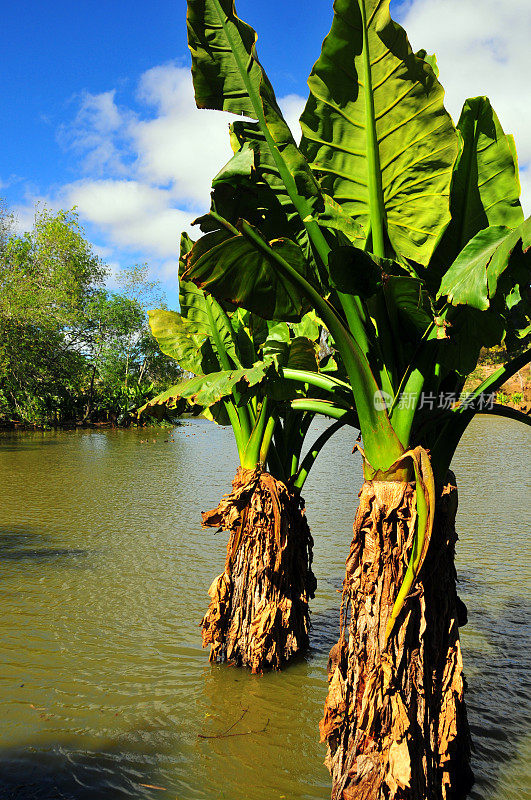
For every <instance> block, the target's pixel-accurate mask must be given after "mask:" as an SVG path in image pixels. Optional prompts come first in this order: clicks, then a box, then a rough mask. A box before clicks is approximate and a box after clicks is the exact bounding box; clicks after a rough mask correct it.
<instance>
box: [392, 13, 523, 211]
mask: <svg viewBox="0 0 531 800" xmlns="http://www.w3.org/2000/svg"><path fill="white" fill-rule="evenodd" d="M399 18H400V22H401V24H403V26H404V27H405V29H406V30H407V32H408V35H409V38H410V41H411V44H412V46H413V48H414V49H415V50H418V49H420V48H425V49H426V50H427V51H428V52H429V53H433V52H434V53H435V54H436V56H437V61H438V64H439V68H440V80H441V83H442V85H443V86H444V87H445V89H446V107H447V108H448V110H449V111H450V113H451V114H452V116H453V118H454V120H455V121H456V122H457V120H458V118H459V114H460V112H461V108H462V105H463V102H464V101H465V99H466V98H467V97H476V96H478V95H487V96H488V97H489V99H490V101H491V102H492V105H493V107H494V109H495V111H496V113H497V114H498V117H499V118H500V122H501V124H502V126H503V128H504V130H505V131H506V132H507V133H513V134H514V137H515V140H516V147H517V150H518V154H519V159H520V166H521V168H522V172H523V173H525V171H526V170H527V169H529V168H530V166H531V102H530V99H529V72H530V59H529V47H530V44H529V43H530V42H531V14H530V13H529V0H505V2H502V3H500V2H499V1H498V0H411V2H408V3H406V4H404V5H403V6H401V8H400V9H399ZM521 177H522V197H523V200H524V205H525V209H524V210H525V211H526V212H527V213H530V211H531V192H530V189H531V186H530V181H529V178H528V175H526V174H522V176H521Z"/></svg>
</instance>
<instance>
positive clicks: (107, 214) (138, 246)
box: [63, 179, 195, 258]
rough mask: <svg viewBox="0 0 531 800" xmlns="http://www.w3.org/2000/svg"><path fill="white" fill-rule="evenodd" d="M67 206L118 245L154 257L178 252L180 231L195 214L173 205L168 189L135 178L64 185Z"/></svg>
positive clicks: (184, 228)
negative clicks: (75, 208) (70, 206)
mask: <svg viewBox="0 0 531 800" xmlns="http://www.w3.org/2000/svg"><path fill="white" fill-rule="evenodd" d="M63 194H64V197H65V199H66V201H67V204H68V205H75V206H77V208H78V210H79V213H80V215H81V217H82V219H86V220H87V221H89V222H90V223H91V224H92V225H95V226H96V227H97V228H99V229H100V230H101V231H102V232H103V233H104V234H105V235H106V238H107V240H108V241H109V242H110V243H112V244H114V245H115V246H118V247H120V248H124V249H129V250H134V251H143V252H145V253H146V257H148V256H149V255H151V256H155V257H157V258H168V257H170V256H172V255H174V254H175V253H176V252H178V248H179V239H180V234H181V231H182V230H189V229H190V223H191V221H192V219H193V217H194V216H195V215H194V214H190V213H189V212H187V211H183V210H181V209H179V208H175V207H174V205H173V198H172V195H171V194H170V192H168V191H167V190H164V189H159V188H156V187H153V186H148V185H146V184H143V183H140V182H138V181H135V180H114V179H107V180H86V181H78V182H76V183H73V184H70V185H68V186H65V187H64V189H63Z"/></svg>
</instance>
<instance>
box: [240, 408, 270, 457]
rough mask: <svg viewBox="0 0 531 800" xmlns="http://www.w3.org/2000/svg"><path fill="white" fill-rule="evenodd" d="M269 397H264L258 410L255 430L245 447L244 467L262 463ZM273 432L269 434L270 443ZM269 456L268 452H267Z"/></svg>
mask: <svg viewBox="0 0 531 800" xmlns="http://www.w3.org/2000/svg"><path fill="white" fill-rule="evenodd" d="M268 405H269V402H268V398H267V397H264V399H263V400H262V404H261V406H260V410H259V412H258V417H257V419H256V422H255V423H254V427H253V430H252V432H251V435H250V437H249V441H248V442H247V446H246V448H245V455H244V457H243V463H242V467H243V468H244V469H255V467H256V466H258V464H259V463H260V460H261V459H260V454H261V451H262V443H263V439H264V434H265V432H266V429H267V427H268V421H269V417H268ZM272 433H273V431H271V434H270V435H269V434H268V435H269V443H271V436H272ZM266 458H267V453H266Z"/></svg>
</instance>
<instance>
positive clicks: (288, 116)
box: [278, 94, 306, 144]
mask: <svg viewBox="0 0 531 800" xmlns="http://www.w3.org/2000/svg"><path fill="white" fill-rule="evenodd" d="M278 104H279V106H280V110H281V111H282V114H283V115H284V119H285V120H286V122H287V123H288V125H289V127H290V128H291V132H292V134H293V138H294V139H295V141H296V142H297V144H298V143H299V142H300V140H301V137H302V129H301V126H300V122H299V117H300V115H301V114H302V112H303V110H304V106H305V105H306V98H305V97H301V96H300V95H298V94H287V95H286V96H285V97H281V98H280V99H279V101H278Z"/></svg>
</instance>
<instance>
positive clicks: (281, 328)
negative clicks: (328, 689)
mask: <svg viewBox="0 0 531 800" xmlns="http://www.w3.org/2000/svg"><path fill="white" fill-rule="evenodd" d="M236 168H237V165H234V164H232V165H230V166H229V167H228V172H229V174H231V175H234V174H235V170H236ZM219 182H220V179H219V178H218V182H217V183H218V186H219ZM215 184H216V182H215ZM218 194H219V189H218ZM214 195H216V190H214ZM219 202H220V200H219V198H218V203H219ZM192 244H193V243H192V241H191V240H190V238H189V237H188V236H187V235H186V234H183V236H182V239H181V270H182V268H183V266H184V264H185V259H186V256H187V254H188V253H189V252H190V250H191V248H192ZM179 301H180V313H177V312H174V311H166V310H157V311H150V312H149V320H150V326H151V330H152V332H153V335H154V336H155V338H156V339H157V341H158V343H159V345H160V348H161V350H162V351H163V352H164V353H165V354H166V355H169V356H171V357H172V358H174V359H176V361H177V362H178V363H179V365H180V366H181V367H182V369H183V370H185V371H186V372H189V373H193V375H192V377H189V378H187V379H185V380H183V381H181V382H180V383H179V384H177V385H176V386H172V387H171V388H170V389H168V390H166V391H165V392H163V393H162V394H160V395H158V396H157V397H155V398H153V399H152V400H150V401H149V403H147V404H146V405H145V406H144V407H143V408H142V409H141V412H144V411H146V410H148V409H150V410H151V411H153V410H154V409H156V408H157V407H160V406H165V407H170V408H179V409H180V410H181V411H183V410H186V409H188V410H190V411H192V413H197V412H202V413H203V414H204V415H206V416H207V417H209V418H211V419H213V420H215V421H216V422H217V423H219V424H225V425H226V424H229V423H230V424H231V426H232V429H233V432H234V438H235V442H236V446H237V449H238V454H239V458H240V466H239V468H238V470H237V473H236V477H235V479H234V481H233V489H232V492H231V493H230V494H229V495H228V496H227V497H224V498H223V499H222V500H221V502H220V503H219V505H218V507H217V508H216V509H214V510H213V511H209V512H206V513H204V514H203V515H202V516H203V526H204V527H214V528H220V527H221V528H224V529H227V530H229V531H230V537H229V542H228V545H227V559H226V563H225V569H224V571H223V573H222V574H221V575H219V576H218V577H217V578H216V579H215V580H214V582H213V583H212V586H211V587H210V596H211V602H210V606H209V609H208V612H207V614H206V615H205V617H204V618H203V621H202V629H203V643H204V645H205V646H206V645H211V652H210V658H211V660H213V661H223V660H229V661H231V662H234V663H237V664H240V665H244V666H248V667H251V669H252V670H253V671H255V672H258V671H261V670H263V669H265V668H266V667H273V668H280V667H282V666H283V665H284V664H285V663H286V662H287V661H288V660H289V659H290V658H291V657H292V656H293V655H295V654H296V653H298V652H301V651H303V650H304V649H305V648H306V647H307V645H308V631H309V607H308V604H309V600H310V598H311V597H312V596H313V592H314V589H315V579H314V577H313V573H312V570H311V562H312V538H311V535H310V531H309V528H308V524H307V521H306V516H305V513H304V501H303V500H302V498H301V494H300V493H301V490H302V488H303V486H304V482H305V480H306V478H307V476H308V474H309V471H310V469H311V467H312V465H313V463H314V462H315V459H316V458H317V456H318V454H319V452H320V451H321V449H322V448H323V447H324V445H325V444H326V442H327V441H328V439H329V438H330V437H331V435H332V434H333V433H334V431H335V430H337V429H338V428H339V427H341V426H342V425H343V424H345V423H348V422H350V423H353V422H355V416H354V412H353V410H352V407H351V401H350V397H349V390H348V385H346V384H342V383H341V382H340V381H338V379H337V378H335V377H334V374H333V371H332V374H329V375H324V374H318V357H319V346H318V342H319V338H320V335H321V325H320V324H319V320H318V319H317V318H316V316H315V314H313V313H309V314H306V315H305V317H304V318H303V319H302V321H301V322H300V323H298V324H292V325H289V324H288V323H286V322H265V321H264V320H263V319H262V318H260V317H257V316H256V315H254V314H252V313H250V312H248V311H242V310H238V309H237V308H226V307H223V306H222V305H221V304H220V303H218V302H217V301H216V300H215V299H214V298H213V297H211V296H209V295H207V294H205V293H204V292H203V291H202V290H201V289H199V288H197V286H196V285H195V284H194V283H190V282H188V281H185V280H182V278H181V280H180V284H179ZM329 361H330V359H329ZM283 371H284V372H285V375H286V376H289V377H290V378H293V377H295V378H296V379H297V381H298V383H297V384H294V383H293V382H292V381H291V380H288V377H285V376H284V374H283ZM325 391H326V392H327V395H328V398H329V397H330V395H331V394H332V395H333V398H334V399H333V402H332V401H331V400H330V399H323V398H322V395H323V393H324V392H325ZM291 400H293V401H294V404H295V408H293V409H292V408H291V406H290V401H291ZM323 407H325V408H326V409H327V410H329V411H330V413H331V414H332V415H333V416H335V417H336V420H337V421H336V422H335V423H334V424H333V425H331V426H330V427H329V428H327V429H326V430H325V431H323V432H322V433H321V435H320V436H318V437H317V439H316V441H315V442H314V443H313V444H312V445H311V446H310V448H309V450H308V453H307V454H306V456H305V457H304V458H303V459H301V452H302V447H303V443H304V439H305V436H306V434H307V432H308V429H309V427H310V424H311V421H312V419H313V417H314V415H315V413H316V412H317V411H319V410H322V409H323ZM266 468H267V469H266Z"/></svg>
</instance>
